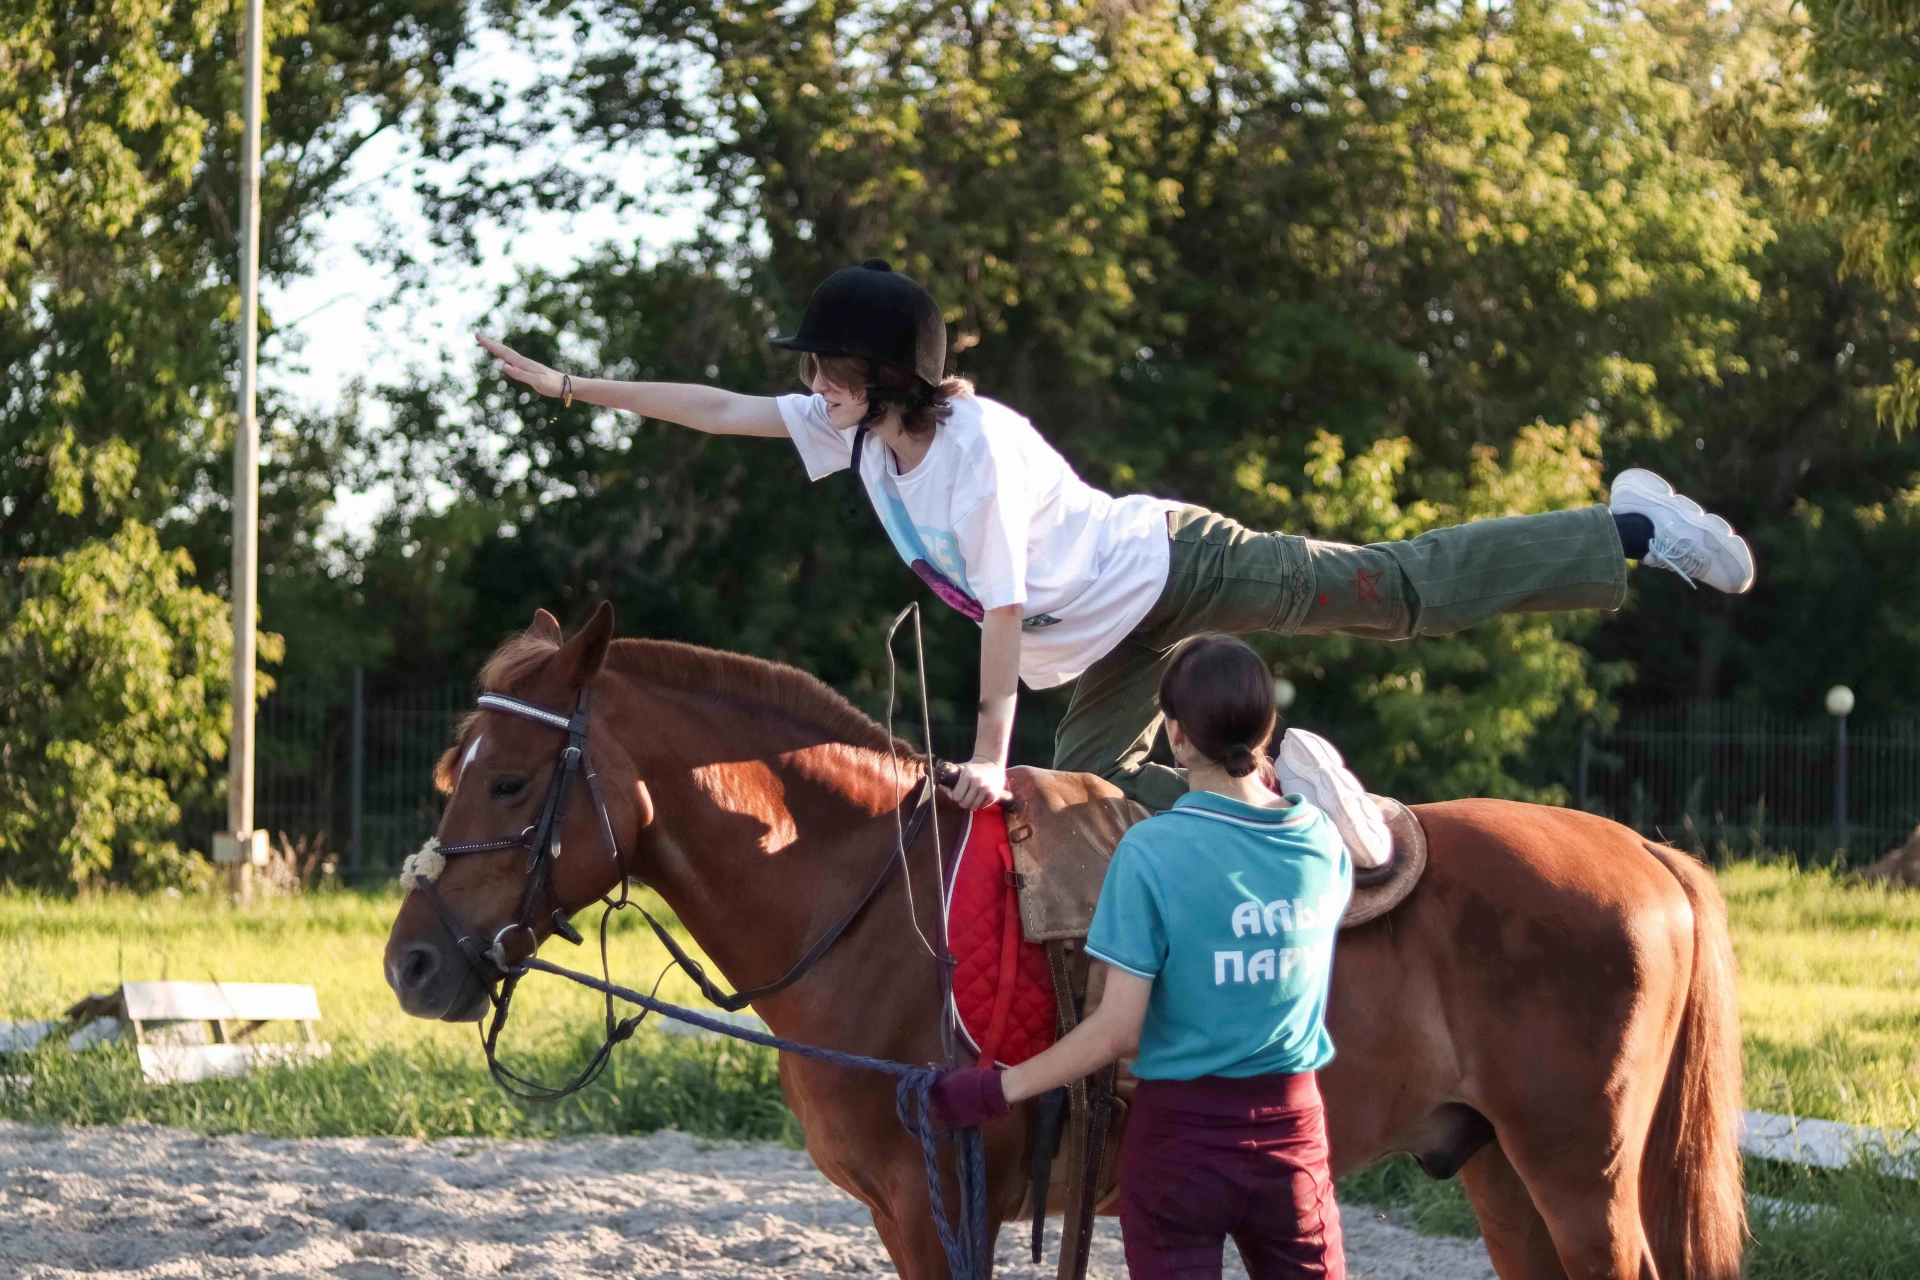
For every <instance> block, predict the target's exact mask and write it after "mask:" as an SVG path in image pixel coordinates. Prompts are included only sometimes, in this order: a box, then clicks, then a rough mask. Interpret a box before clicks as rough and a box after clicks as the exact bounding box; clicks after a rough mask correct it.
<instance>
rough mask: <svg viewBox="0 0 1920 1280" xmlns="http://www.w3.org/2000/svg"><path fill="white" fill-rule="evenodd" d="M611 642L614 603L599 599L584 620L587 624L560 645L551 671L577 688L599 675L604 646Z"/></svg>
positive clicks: (605, 651) (605, 658)
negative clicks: (589, 615) (590, 614)
mask: <svg viewBox="0 0 1920 1280" xmlns="http://www.w3.org/2000/svg"><path fill="white" fill-rule="evenodd" d="M612 643H613V601H611V600H602V601H601V602H600V607H599V608H598V609H595V610H594V611H593V616H592V617H591V618H588V619H587V625H586V626H584V627H582V628H580V629H579V630H578V631H576V632H574V633H573V639H571V640H569V641H567V642H566V643H565V644H563V645H561V646H560V652H559V653H558V654H556V655H555V657H554V662H555V664H556V665H555V667H554V670H556V671H559V672H561V673H562V674H563V675H564V676H565V677H566V681H567V683H568V684H569V685H571V686H573V687H574V688H576V689H577V688H579V687H580V686H581V685H583V684H585V683H587V681H589V680H591V679H593V678H594V677H595V676H597V675H599V674H600V665H601V664H602V663H603V662H605V661H606V660H607V646H608V645H609V644H612Z"/></svg>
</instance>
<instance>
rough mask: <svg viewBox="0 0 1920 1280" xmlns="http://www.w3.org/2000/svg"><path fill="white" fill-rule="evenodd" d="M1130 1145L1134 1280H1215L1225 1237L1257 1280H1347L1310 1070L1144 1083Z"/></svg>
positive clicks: (1125, 1177) (1125, 1217)
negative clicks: (1284, 1074)
mask: <svg viewBox="0 0 1920 1280" xmlns="http://www.w3.org/2000/svg"><path fill="white" fill-rule="evenodd" d="M1125 1141H1126V1145H1125V1147H1124V1148H1123V1149H1122V1151H1121V1153H1120V1230H1121V1234H1122V1236H1123V1237H1124V1239H1125V1240H1126V1246H1127V1273H1128V1275H1130V1276H1132V1277H1133V1280H1219V1276H1220V1266H1221V1257H1222V1252H1223V1249H1224V1245H1225V1240H1226V1237H1228V1236H1232V1237H1233V1242H1234V1243H1235V1244H1236V1245H1238V1246H1239V1247H1240V1256H1241V1258H1242V1259H1243V1260H1244V1261H1245V1262H1246V1264H1247V1274H1248V1275H1249V1276H1251V1277H1252V1280H1309V1278H1311V1280H1345V1278H1346V1274H1347V1262H1346V1254H1345V1253H1344V1252H1343V1251H1342V1249H1341V1243H1340V1210H1339V1207H1338V1206H1337V1205H1335V1203H1334V1199H1333V1179H1332V1177H1331V1176H1330V1175H1329V1174H1328V1172H1327V1125H1326V1117H1325V1114H1324V1112H1323V1111H1322V1109H1321V1105H1320V1088H1319V1085H1318V1084H1317V1082H1316V1081H1315V1079H1314V1074H1313V1073H1312V1072H1311V1071H1309V1072H1305V1073H1303V1074H1301V1075H1297V1076H1250V1077H1247V1078H1245V1079H1237V1080H1236V1079H1227V1078H1225V1077H1222V1076H1203V1077H1201V1078H1200V1079H1198V1080H1142V1081H1141V1082H1140V1083H1139V1086H1138V1088H1137V1089H1136V1090H1135V1092H1134V1095H1133V1102H1132V1105H1131V1108H1130V1110H1129V1113H1128V1116H1127V1131H1126V1140H1125Z"/></svg>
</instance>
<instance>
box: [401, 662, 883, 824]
mask: <svg viewBox="0 0 1920 1280" xmlns="http://www.w3.org/2000/svg"><path fill="white" fill-rule="evenodd" d="M559 648H560V645H559V643H558V642H557V641H555V640H553V639H552V638H551V637H548V636H544V635H538V634H535V633H534V632H531V631H529V632H523V633H521V634H519V635H516V636H513V637H511V638H509V639H508V640H507V641H506V642H505V643H503V644H502V645H501V646H500V647H499V648H498V649H495V650H494V651H493V655H492V656H491V657H489V658H488V659H487V661H486V665H484V666H483V667H481V668H480V687H481V688H482V689H485V690H486V691H487V692H489V693H512V692H514V690H516V689H517V688H519V687H520V686H521V685H522V684H523V683H524V682H525V681H527V680H528V679H530V678H531V677H532V676H534V675H535V674H536V673H537V672H538V671H539V670H540V669H541V668H542V667H543V666H545V665H546V662H547V659H549V658H551V657H552V656H553V655H554V653H555V652H556V651H557V650H558V649H559ZM605 669H608V670H614V671H618V672H620V673H621V674H622V675H627V676H631V677H634V678H635V679H639V680H643V681H646V682H648V683H650V684H659V685H666V686H667V687H669V688H672V689H679V690H683V691H685V692H688V693H703V694H712V695H714V696H716V697H722V698H727V699H731V700H733V701H737V702H745V703H752V704H754V705H755V706H756V707H758V708H760V709H762V710H764V711H767V712H771V713H773V714H775V715H779V716H783V717H785V718H787V719H789V720H794V721H797V722H799V723H801V724H805V725H810V726H812V727H813V728H816V729H818V730H819V731H820V732H821V733H823V734H825V735H826V736H827V737H828V738H829V739H830V740H832V741H835V742H844V743H846V744H848V745H849V746H854V747H861V748H864V749H866V750H869V751H891V750H894V749H895V748H896V747H897V748H898V750H899V751H900V753H901V754H902V755H903V756H906V757H909V758H911V757H913V756H914V755H915V754H916V752H915V749H914V748H913V747H912V746H910V745H909V744H907V743H903V742H899V741H897V740H896V739H894V738H892V737H889V736H888V734H887V731H886V730H885V729H884V728H882V727H881V726H880V725H879V724H877V723H876V722H875V721H874V720H873V719H872V717H870V716H868V715H867V714H866V713H864V712H862V711H861V710H860V709H859V708H858V707H856V706H854V705H853V704H852V703H851V702H848V701H847V700H846V699H845V698H844V697H842V696H841V695H840V694H839V693H837V692H835V691H834V689H833V688H832V686H830V685H828V684H827V683H826V682H825V681H823V680H821V679H819V678H818V677H817V676H813V675H810V674H808V673H807V672H805V671H802V670H800V669H799V668H798V667H789V666H787V665H786V664H785V663H780V662H769V661H768V660H767V659H765V658H755V657H752V656H750V655H748V654H744V653H727V652H725V651H723V650H720V649H703V648H701V647H700V646H699V645H693V644H682V643H680V642H679V641H677V640H615V641H613V642H612V644H610V645H609V646H608V648H607V659H606V664H605ZM478 714H479V713H478V712H473V713H470V714H468V715H466V716H464V717H463V718H462V719H461V721H460V724H459V727H458V728H457V729H456V730H455V732H454V743H453V746H452V747H451V748H449V749H448V751H447V753H446V755H444V756H442V757H441V759H440V764H439V767H438V768H437V769H435V771H434V781H435V783H436V784H438V785H439V787H440V789H441V790H442V791H449V790H451V789H452V786H453V772H454V769H453V763H454V761H456V760H458V759H459V758H460V754H461V753H462V752H463V751H464V750H465V749H466V747H467V745H468V738H469V735H470V734H471V733H472V731H473V723H474V720H475V719H476V718H477V716H478Z"/></svg>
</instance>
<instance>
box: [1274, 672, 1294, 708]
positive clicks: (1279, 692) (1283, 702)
mask: <svg viewBox="0 0 1920 1280" xmlns="http://www.w3.org/2000/svg"><path fill="white" fill-rule="evenodd" d="M1297 695H1298V690H1296V689H1295V688H1294V687H1293V681H1291V680H1289V679H1287V678H1286V677H1285V676H1275V677H1274V678H1273V705H1274V706H1276V707H1278V708H1279V709H1280V710H1281V711H1283V712H1284V711H1285V710H1286V709H1287V708H1288V707H1290V706H1292V705H1293V700H1294V698H1295V697H1296V696H1297Z"/></svg>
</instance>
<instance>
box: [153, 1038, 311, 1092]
mask: <svg viewBox="0 0 1920 1280" xmlns="http://www.w3.org/2000/svg"><path fill="white" fill-rule="evenodd" d="M332 1052H333V1046H331V1045H325V1044H143V1045H141V1046H140V1073H141V1074H142V1075H143V1076H145V1077H146V1078H147V1081H148V1083H150V1084H191V1083H193V1082H194V1081H196V1080H211V1079H214V1078H215V1077H219V1076H243V1075H246V1074H247V1073H248V1072H250V1071H252V1070H254V1069H255V1068H256V1067H267V1066H298V1065H300V1064H301V1063H305V1062H312V1061H314V1060H316V1059H319V1058H324V1057H326V1056H327V1055H328V1054H330V1053H332Z"/></svg>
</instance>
